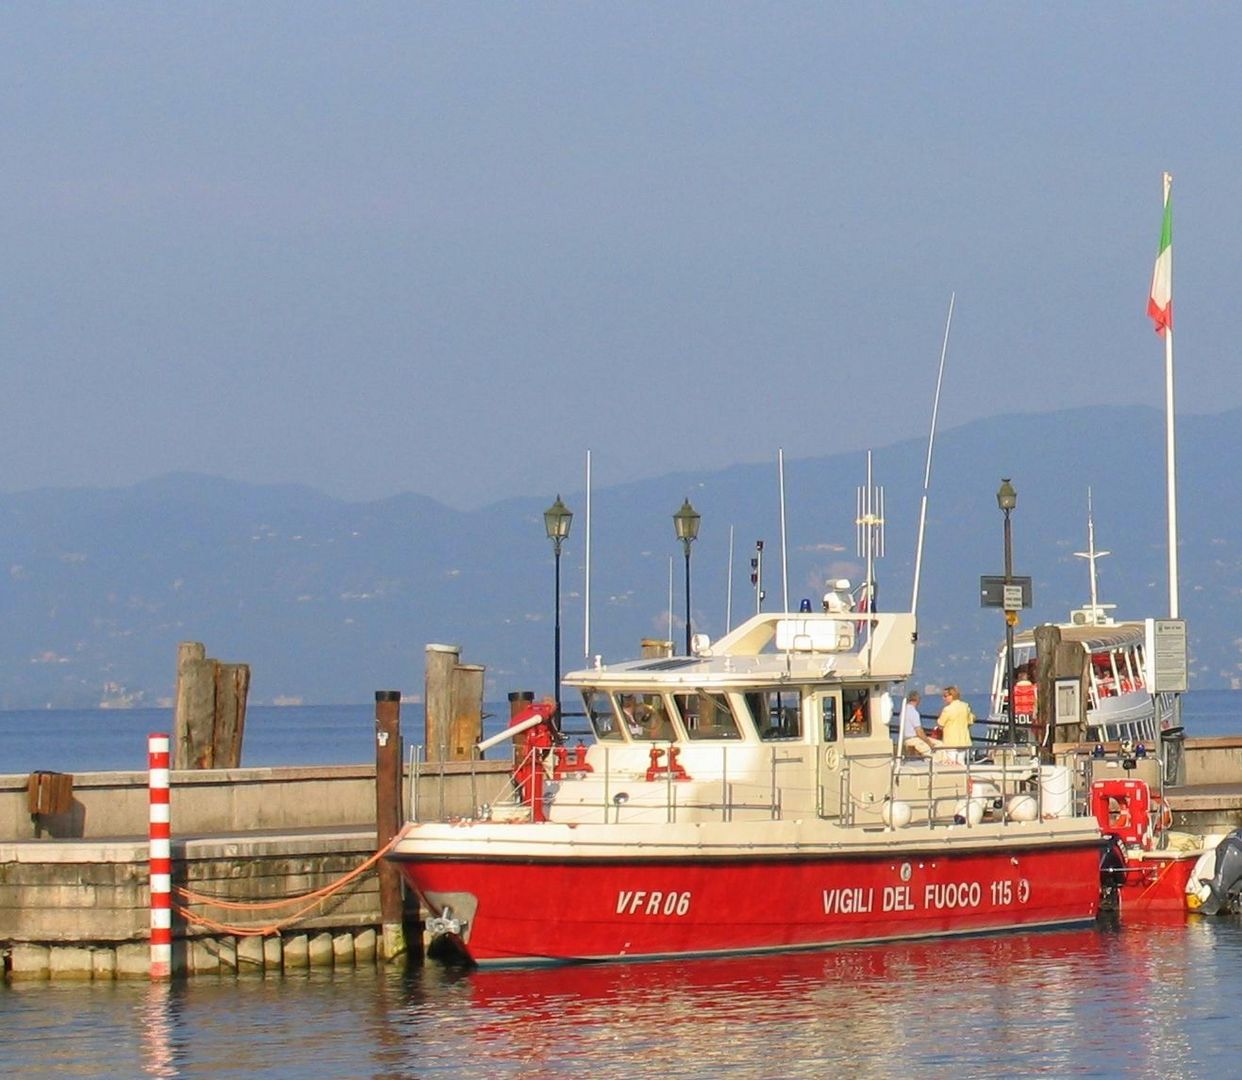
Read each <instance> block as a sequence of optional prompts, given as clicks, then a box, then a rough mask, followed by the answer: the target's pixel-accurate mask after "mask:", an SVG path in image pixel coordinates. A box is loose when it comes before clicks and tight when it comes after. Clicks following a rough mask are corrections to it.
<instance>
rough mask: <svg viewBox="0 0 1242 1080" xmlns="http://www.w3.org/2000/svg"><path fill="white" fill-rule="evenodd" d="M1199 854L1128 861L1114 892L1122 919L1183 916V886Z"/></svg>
mask: <svg viewBox="0 0 1242 1080" xmlns="http://www.w3.org/2000/svg"><path fill="white" fill-rule="evenodd" d="M1197 861H1198V853H1197V852H1196V853H1194V854H1187V855H1177V854H1171V855H1169V856H1168V857H1166V858H1146V859H1135V860H1128V861H1127V862H1126V865H1125V868H1124V869H1123V870H1122V872H1121V884H1120V886H1119V888H1118V889H1117V900H1118V907H1119V908H1120V910H1121V914H1122V915H1123V916H1125V915H1130V914H1138V913H1143V912H1153V911H1155V912H1179V913H1181V914H1185V912H1186V884H1187V882H1189V881H1190V875H1191V873H1192V872H1193V871H1194V868H1195V863H1196V862H1197Z"/></svg>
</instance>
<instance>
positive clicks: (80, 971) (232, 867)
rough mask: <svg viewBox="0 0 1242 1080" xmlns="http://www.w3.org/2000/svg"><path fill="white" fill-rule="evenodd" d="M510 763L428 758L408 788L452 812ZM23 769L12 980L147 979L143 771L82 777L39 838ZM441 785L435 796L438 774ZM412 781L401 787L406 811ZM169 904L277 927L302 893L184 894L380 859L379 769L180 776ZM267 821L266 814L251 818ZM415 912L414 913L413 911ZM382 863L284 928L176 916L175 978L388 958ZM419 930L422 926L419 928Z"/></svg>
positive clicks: (12, 878)
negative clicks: (239, 906) (67, 806)
mask: <svg viewBox="0 0 1242 1080" xmlns="http://www.w3.org/2000/svg"><path fill="white" fill-rule="evenodd" d="M510 768H511V766H510V764H509V763H508V762H507V761H494V762H493V761H482V762H475V763H473V764H471V763H468V762H440V763H437V764H435V765H434V766H423V767H422V768H421V769H420V773H422V774H423V775H422V777H421V779H420V780H419V782H418V783H417V784H416V785H414V786H415V788H416V790H417V791H418V793H419V797H420V803H422V804H423V809H422V813H423V814H425V815H426V816H431V814H430V806H429V804H430V802H431V801H434V802H435V804H436V806H437V807H438V806H439V805H440V804H441V803H443V804H444V805H445V806H446V807H447V808H448V812H449V813H450V814H451V815H466V814H469V813H471V812H472V811H473V808H474V802H473V799H474V798H475V797H476V795H477V796H478V797H481V798H487V799H489V800H493V801H494V800H495V799H497V798H498V797H499V795H500V794H501V793H502V792H503V790H504V789H505V787H506V786H507V783H508V775H509V769H510ZM27 779H28V778H27V777H26V776H0V961H2V963H3V969H4V974H5V977H7V978H10V979H120V978H146V977H148V970H149V967H148V965H149V948H148V936H149V921H150V918H149V904H150V892H149V887H148V855H149V849H148V842H147V840H146V838H145V835H144V831H145V821H146V815H147V805H146V783H147V778H146V774H145V773H93V774H91V773H87V774H80V775H78V776H76V777H75V778H74V789H73V796H74V805H73V807H72V809H71V811H70V812H68V813H66V814H65V815H64V820H62V821H59V822H58V823H57V825H58V831H59V832H60V833H61V834H65V833H69V834H76V835H62V836H61V838H59V839H58V838H56V837H55V836H54V835H53V836H51V837H49V836H48V834H47V831H46V830H44V831H43V833H42V836H43V838H41V839H35V838H34V835H33V832H34V827H33V824H32V822H31V820H30V815H29V813H28V810H27V802H26V798H27V794H26V793H27ZM441 780H443V792H444V794H443V795H441V794H440V791H439V789H440V788H441V783H440V781H441ZM411 786H412V785H411V783H410V778H409V777H405V778H403V781H402V783H401V785H400V787H401V792H400V797H401V807H402V817H404V816H406V815H407V813H408V809H409V805H410V804H409V792H410V789H411ZM172 791H173V821H174V823H175V824H174V836H173V841H172V862H173V886H174V901H175V902H176V903H177V904H178V905H179V906H181V907H182V908H184V909H185V910H186V912H188V913H189V915H190V916H192V917H197V918H205V919H208V920H210V921H211V923H215V924H219V925H224V926H228V927H231V928H244V929H247V930H252V929H253V930H257V929H260V928H271V927H273V926H274V925H276V924H278V923H280V922H281V920H282V919H287V918H288V917H289V916H290V915H291V914H293V913H294V912H296V911H297V910H298V909H299V908H301V907H304V906H306V905H305V904H304V903H299V904H289V905H287V906H281V907H278V908H269V907H264V908H259V909H251V910H235V909H231V908H225V907H221V906H217V905H214V904H212V903H210V902H209V901H206V900H194V899H187V898H185V897H183V896H181V895H180V894H177V893H176V889H177V888H178V887H180V888H185V889H188V890H190V891H192V892H193V893H194V894H197V895H199V896H201V897H210V898H212V899H217V900H221V901H228V902H237V903H243V904H246V903H254V902H256V901H258V902H268V901H274V900H278V899H282V898H289V897H297V896H302V895H304V894H307V893H310V892H312V891H314V890H318V889H322V888H326V887H328V886H331V885H332V884H333V883H334V882H337V881H339V880H340V879H341V878H342V877H343V876H344V875H346V874H348V873H349V872H350V871H352V870H354V869H355V868H357V867H358V866H360V865H361V864H362V863H363V862H365V861H366V860H367V859H368V858H370V857H371V856H372V855H374V854H375V852H376V850H377V847H376V830H375V806H376V802H375V799H376V796H375V767H374V766H334V767H328V768H323V767H316V768H305V769H295V768H287V769H218V770H187V771H184V772H174V773H173V774H172ZM259 822H265V823H271V825H272V826H275V827H269V828H266V829H256V828H254V825H255V824H257V823H259ZM407 916H408V918H409V919H410V920H411V921H413V922H417V920H418V912H417V910H410V909H409V908H408V907H407ZM382 923H383V919H382V912H381V906H380V892H379V884H378V875H377V873H376V870H375V868H374V867H372V868H371V869H370V870H368V871H367V872H366V873H364V874H362V875H360V876H359V877H357V878H356V879H354V880H353V881H351V882H349V883H348V884H347V885H346V886H344V887H343V888H341V889H340V890H339V891H337V892H334V893H333V894H332V895H331V896H329V897H327V898H326V899H325V900H324V901H323V902H322V903H319V904H315V905H313V906H312V907H311V909H310V910H308V911H307V912H306V913H305V914H302V915H300V916H298V917H297V919H296V921H294V922H293V923H292V924H289V925H281V926H279V927H278V928H277V929H269V931H268V932H267V933H265V934H263V935H262V936H248V935H246V934H238V933H236V932H234V933H225V932H219V931H216V930H213V929H212V928H211V926H210V925H202V924H198V923H196V922H194V921H193V918H190V919H187V918H186V917H185V916H182V915H176V916H175V918H174V934H175V937H174V944H173V957H172V963H173V973H174V974H178V975H207V974H215V975H235V974H245V973H246V972H255V973H261V974H264V975H271V974H277V973H281V972H286V971H298V970H307V969H309V968H311V967H355V966H359V965H373V964H376V963H384V962H388V961H389V960H390V959H392V957H391V956H390V955H389V953H391V952H393V951H394V950H395V946H394V945H389V947H388V949H387V950H386V949H385V939H384V937H383V936H382V934H381V926H382ZM416 939H417V936H416Z"/></svg>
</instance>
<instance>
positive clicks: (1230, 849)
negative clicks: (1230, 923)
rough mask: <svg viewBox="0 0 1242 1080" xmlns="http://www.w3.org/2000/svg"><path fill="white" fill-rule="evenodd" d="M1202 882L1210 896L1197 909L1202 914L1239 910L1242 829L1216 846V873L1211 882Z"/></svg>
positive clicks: (1203, 879) (1241, 886)
mask: <svg viewBox="0 0 1242 1080" xmlns="http://www.w3.org/2000/svg"><path fill="white" fill-rule="evenodd" d="M1200 880H1201V881H1202V882H1203V884H1204V885H1206V886H1207V889H1208V894H1209V895H1208V896H1207V897H1206V898H1204V899H1203V902H1202V903H1201V904H1200V905H1199V907H1198V908H1197V910H1198V911H1199V912H1200V913H1201V914H1203V915H1216V914H1218V913H1219V912H1222V911H1233V910H1237V909H1238V907H1239V896H1240V895H1242V829H1235V830H1234V831H1233V832H1231V833H1230V834H1229V835H1228V836H1226V837H1225V838H1224V839H1223V840H1222V841H1221V842H1220V843H1219V844H1217V845H1216V872H1215V873H1214V874H1213V875H1212V877H1211V879H1210V880H1209V879H1207V878H1202V879H1200Z"/></svg>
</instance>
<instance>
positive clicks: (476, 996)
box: [0, 913, 1242, 1078]
mask: <svg viewBox="0 0 1242 1080" xmlns="http://www.w3.org/2000/svg"><path fill="white" fill-rule="evenodd" d="M776 914H777V913H774V917H776ZM1240 996H1242V925H1240V924H1239V923H1238V922H1237V920H1234V919H1213V920H1210V921H1209V920H1199V921H1187V922H1183V921H1182V920H1181V919H1178V920H1177V922H1176V923H1174V924H1164V925H1146V926H1133V927H1125V928H1121V929H1118V928H1109V927H1103V928H1099V929H1090V930H1075V931H1062V932H1053V933H1042V934H1011V935H1007V936H1003V937H995V938H976V939H968V940H960V941H941V942H936V943H911V944H905V945H889V946H884V947H879V946H877V947H869V948H843V949H836V950H831V951H825V952H820V953H812V954H799V955H794V956H785V957H765V958H761V959H757V958H738V959H730V960H703V961H695V962H688V963H687V962H682V963H657V964H605V965H599V966H586V967H569V968H555V969H544V970H531V971H505V972H490V973H489V972H460V971H449V970H446V969H442V968H439V967H435V966H429V967H426V968H423V969H418V970H415V971H413V972H411V973H409V974H407V975H397V974H388V973H382V972H371V971H362V972H353V971H351V972H347V973H345V974H332V975H329V974H324V975H310V976H305V975H303V976H298V977H288V978H267V979H264V978H262V977H241V978H232V977H230V978H220V979H217V978H215V977H210V978H200V979H195V980H191V981H189V982H186V983H183V984H180V985H176V986H172V987H168V986H149V985H146V984H142V983H138V984H129V983H117V984H112V983H91V984H85V985H80V986H71V985H56V984H38V985H29V984H27V985H19V986H17V987H13V988H0V1059H2V1060H3V1061H4V1063H5V1065H6V1066H7V1068H6V1073H7V1074H8V1075H14V1076H16V1075H23V1076H24V1075H37V1074H42V1075H57V1076H73V1077H88V1076H90V1077H95V1076H99V1077H102V1076H127V1077H128V1076H143V1075H147V1076H167V1077H200V1076H201V1077H207V1076H210V1077H268V1076H271V1077H283V1076H302V1077H384V1078H396V1077H429V1076H452V1077H636V1076H661V1077H721V1076H724V1077H730V1076H732V1077H828V1076H851V1077H855V1076H857V1077H903V1078H905V1077H921V1076H954V1077H960V1076H1029V1075H1035V1074H1043V1075H1049V1076H1100V1077H1105V1076H1108V1077H1112V1076H1134V1077H1195V1076H1221V1077H1224V1076H1236V1075H1237V1073H1238V1062H1239V1061H1242V1025H1239V1024H1238V1022H1237V1017H1236V1007H1237V1001H1238V999H1239V997H1240Z"/></svg>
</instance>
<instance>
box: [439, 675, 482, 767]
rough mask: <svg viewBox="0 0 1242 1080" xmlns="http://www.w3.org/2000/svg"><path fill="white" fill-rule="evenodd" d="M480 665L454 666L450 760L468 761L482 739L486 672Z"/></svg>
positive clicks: (449, 742) (449, 743)
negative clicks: (484, 675) (484, 673)
mask: <svg viewBox="0 0 1242 1080" xmlns="http://www.w3.org/2000/svg"><path fill="white" fill-rule="evenodd" d="M484 670H485V669H484V668H483V666H482V665H481V664H458V665H457V666H456V667H455V668H453V722H452V727H451V729H450V731H449V740H448V745H449V760H450V761H469V760H470V759H471V758H472V757H474V746H475V744H476V743H477V742H479V740H480V739H482V738H483V672H484Z"/></svg>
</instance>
